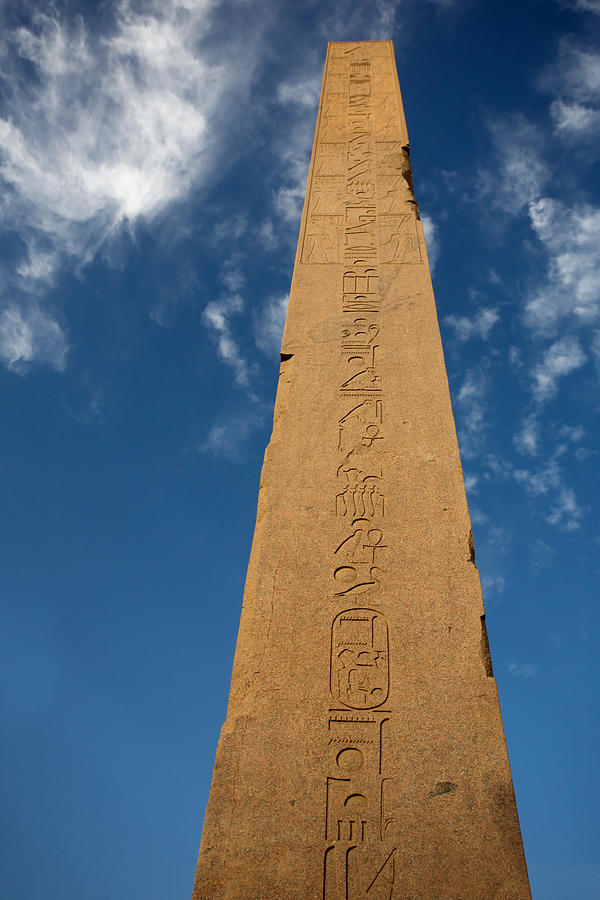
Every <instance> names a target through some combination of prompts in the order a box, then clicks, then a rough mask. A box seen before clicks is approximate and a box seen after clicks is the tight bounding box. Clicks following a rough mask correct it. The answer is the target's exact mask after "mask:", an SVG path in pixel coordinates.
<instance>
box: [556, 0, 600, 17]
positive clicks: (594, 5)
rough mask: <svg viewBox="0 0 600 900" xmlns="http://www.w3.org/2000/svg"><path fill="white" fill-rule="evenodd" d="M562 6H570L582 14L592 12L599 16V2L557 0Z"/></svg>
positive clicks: (590, 0) (599, 0)
mask: <svg viewBox="0 0 600 900" xmlns="http://www.w3.org/2000/svg"><path fill="white" fill-rule="evenodd" d="M559 3H560V4H561V5H562V6H571V7H573V9H579V10H581V11H582V12H592V13H596V15H598V16H600V0H559Z"/></svg>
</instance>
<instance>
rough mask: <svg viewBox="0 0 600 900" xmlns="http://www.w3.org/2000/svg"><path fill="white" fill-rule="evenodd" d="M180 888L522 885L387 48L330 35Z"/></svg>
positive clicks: (203, 892)
mask: <svg viewBox="0 0 600 900" xmlns="http://www.w3.org/2000/svg"><path fill="white" fill-rule="evenodd" d="M282 360H283V361H282V363H281V374H280V379H279V387H278V391H277V401H276V406H275V417H274V424H273V434H272V438H271V441H270V443H269V446H268V448H267V451H266V454H265V462H264V468H263V473H262V479H261V486H260V493H259V500H258V515H257V521H256V532H255V536H254V543H253V547H252V555H251V560H250V566H249V570H248V578H247V582H246V589H245V594H244V603H243V610H242V617H241V623H240V631H239V637H238V644H237V650H236V655H235V663H234V668H233V677H232V683H231V694H230V701H229V709H228V713H227V721H226V722H225V725H224V726H223V730H222V734H221V739H220V742H219V747H218V750H217V758H216V763H215V770H214V777H213V783H212V788H211V793H210V801H209V804H208V809H207V812H206V819H205V823H204V834H203V838H202V845H201V849H200V858H199V863H198V871H197V877H196V884H195V888H194V900H201V898H202V900H221V898H228V900H383V898H385V900H392V898H395V900H417V898H423V900H425V898H427V900H433V898H438V897H442V898H444V900H525V898H529V897H530V896H531V895H530V891H529V886H528V880H527V871H526V867H525V859H524V855H523V848H522V843H521V835H520V830H519V823H518V818H517V811H516V806H515V800H514V795H513V787H512V780H511V774H510V769H509V763H508V757H507V753H506V745H505V740H504V734H503V730H502V722H501V718H500V709H499V705H498V695H497V691H496V682H495V680H494V678H493V674H492V669H491V658H490V654H489V648H488V644H487V636H486V632H485V625H484V619H483V615H484V610H483V604H482V598H481V588H480V584H479V576H478V572H477V569H476V568H475V565H474V561H473V557H474V554H473V549H472V538H471V528H470V521H469V513H468V509H467V503H466V498H465V490H464V483H463V476H462V470H461V465H460V459H459V453H458V446H457V440H456V432H455V428H454V421H453V417H452V409H451V405H450V396H449V392H448V383H447V379H446V372H445V367H444V359H443V354H442V346H441V342H440V335H439V329H438V323H437V317H436V310H435V303H434V298H433V290H432V286H431V279H430V274H429V266H428V263H427V253H426V249H425V242H424V238H423V228H422V225H421V222H420V220H419V215H418V209H417V205H416V203H415V199H414V196H413V192H412V180H411V173H410V164H409V157H408V137H407V132H406V125H405V120H404V114H403V110H402V101H401V97H400V89H399V86H398V79H397V75H396V67H395V63H394V59H393V50H392V45H391V42H385V41H382V42H364V43H358V44H342V43H334V44H330V45H329V49H328V53H327V63H326V67H325V77H324V83H323V92H322V97H321V105H320V107H319V116H318V122H317V131H316V137H315V144H314V149H313V156H312V161H311V167H310V175H309V182H308V191H307V198H306V203H305V208H304V213H303V216H302V225H301V229H300V239H299V244H298V253H297V257H296V265H295V269H294V276H293V281H292V290H291V298H290V306H289V312H288V318H287V324H286V329H285V335H284V339H283V346H282Z"/></svg>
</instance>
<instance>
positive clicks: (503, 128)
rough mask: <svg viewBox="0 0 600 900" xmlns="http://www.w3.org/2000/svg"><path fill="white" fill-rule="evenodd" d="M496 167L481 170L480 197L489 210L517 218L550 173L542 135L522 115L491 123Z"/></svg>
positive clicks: (490, 132)
mask: <svg viewBox="0 0 600 900" xmlns="http://www.w3.org/2000/svg"><path fill="white" fill-rule="evenodd" d="M488 133H489V136H490V139H491V143H492V148H493V157H494V165H493V167H492V168H481V169H480V171H479V176H478V191H477V195H478V198H479V201H480V202H483V203H484V204H485V206H486V207H489V208H491V209H496V210H498V211H501V212H504V213H507V214H509V215H512V216H515V215H518V214H519V213H521V212H522V211H523V210H525V209H526V208H527V207H528V205H529V204H530V203H531V202H532V201H533V200H536V199H537V198H538V197H539V196H540V194H541V191H542V188H543V187H544V185H545V184H546V182H547V181H548V178H549V176H550V170H549V167H548V165H547V163H546V162H545V160H544V158H543V152H542V151H543V134H542V132H541V131H540V130H539V129H538V128H537V127H536V126H535V125H533V124H532V123H531V122H529V121H528V120H527V119H526V118H525V116H523V115H522V114H519V115H515V116H513V117H512V118H507V119H501V118H497V119H490V120H489V121H488Z"/></svg>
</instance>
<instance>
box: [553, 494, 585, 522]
mask: <svg viewBox="0 0 600 900" xmlns="http://www.w3.org/2000/svg"><path fill="white" fill-rule="evenodd" d="M584 515H585V509H584V508H583V507H582V506H580V505H579V503H578V502H577V497H576V496H575V492H574V491H573V490H571V489H570V488H563V489H562V490H561V491H560V493H559V495H558V499H557V500H556V503H555V504H554V505H553V507H552V509H551V510H550V514H549V515H548V517H547V521H548V522H549V523H550V525H559V526H561V527H563V528H566V529H567V531H574V530H575V529H577V528H579V527H580V526H581V520H582V518H583V516H584Z"/></svg>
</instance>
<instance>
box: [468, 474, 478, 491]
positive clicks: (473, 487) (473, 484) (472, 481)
mask: <svg viewBox="0 0 600 900" xmlns="http://www.w3.org/2000/svg"><path fill="white" fill-rule="evenodd" d="M478 481H479V478H478V477H477V475H470V474H467V473H465V490H466V492H467V494H476V493H477V483H478Z"/></svg>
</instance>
